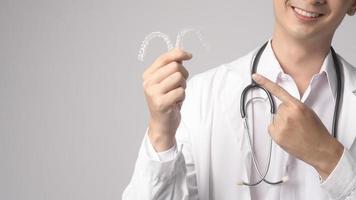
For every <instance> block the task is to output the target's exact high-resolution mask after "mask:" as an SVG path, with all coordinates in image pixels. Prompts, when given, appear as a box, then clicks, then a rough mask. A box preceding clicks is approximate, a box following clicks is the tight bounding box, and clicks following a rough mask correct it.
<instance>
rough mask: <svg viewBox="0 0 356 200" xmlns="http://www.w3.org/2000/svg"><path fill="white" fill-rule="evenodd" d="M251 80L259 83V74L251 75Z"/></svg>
mask: <svg viewBox="0 0 356 200" xmlns="http://www.w3.org/2000/svg"><path fill="white" fill-rule="evenodd" d="M252 78H253V80H255V81H256V82H259V81H260V80H261V76H260V75H259V74H256V73H254V74H252Z"/></svg>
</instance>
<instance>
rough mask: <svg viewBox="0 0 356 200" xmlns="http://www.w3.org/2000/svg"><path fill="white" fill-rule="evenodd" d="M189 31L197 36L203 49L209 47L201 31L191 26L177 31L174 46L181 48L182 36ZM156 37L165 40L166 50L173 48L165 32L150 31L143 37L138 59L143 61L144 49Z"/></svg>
mask: <svg viewBox="0 0 356 200" xmlns="http://www.w3.org/2000/svg"><path fill="white" fill-rule="evenodd" d="M190 32H192V33H194V34H195V35H196V36H197V37H198V39H199V41H200V43H201V44H202V46H203V47H204V48H205V49H209V48H208V45H207V44H206V43H205V42H204V40H203V36H202V34H201V32H200V31H199V30H196V29H192V28H185V29H183V30H181V31H180V32H179V33H178V35H177V39H176V44H175V47H176V48H180V49H183V38H184V36H185V35H186V34H187V33H190ZM157 37H159V38H162V39H163V40H164V42H165V43H166V45H167V50H168V51H169V50H171V49H172V48H173V45H172V42H171V40H170V39H169V37H168V35H167V34H165V33H162V32H159V31H157V32H152V33H150V34H149V35H147V36H146V37H145V39H144V40H143V42H142V44H141V48H140V51H139V53H138V60H140V61H143V59H144V56H145V55H146V49H147V47H148V45H149V44H150V41H151V40H152V39H154V38H157Z"/></svg>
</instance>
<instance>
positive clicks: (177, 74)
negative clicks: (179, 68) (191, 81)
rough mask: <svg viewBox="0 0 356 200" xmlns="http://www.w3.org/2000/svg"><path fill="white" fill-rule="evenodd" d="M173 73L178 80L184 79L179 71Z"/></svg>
mask: <svg viewBox="0 0 356 200" xmlns="http://www.w3.org/2000/svg"><path fill="white" fill-rule="evenodd" d="M174 74H175V75H174V76H175V77H177V79H178V80H182V79H184V76H183V74H182V73H181V72H175V73H174Z"/></svg>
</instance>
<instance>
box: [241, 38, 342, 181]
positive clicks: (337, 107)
mask: <svg viewBox="0 0 356 200" xmlns="http://www.w3.org/2000/svg"><path fill="white" fill-rule="evenodd" d="M267 44H268V42H266V43H265V44H264V45H263V46H262V47H261V48H260V49H259V50H258V52H257V54H256V56H255V58H254V59H253V63H252V69H251V75H252V74H254V73H256V69H257V66H258V63H259V60H260V57H261V55H262V53H263V51H264V49H265V48H266V46H267ZM331 54H332V58H333V61H334V66H335V72H336V77H337V96H336V101H335V108H334V116H333V125H332V135H333V137H334V138H337V125H338V118H339V112H340V108H341V104H340V101H341V98H342V94H343V84H344V81H343V72H342V68H341V67H340V61H339V59H338V57H337V55H336V53H335V51H334V49H333V48H332V47H331ZM255 88H257V89H261V90H262V91H264V92H265V93H266V94H267V97H268V100H269V103H270V112H271V119H272V120H273V118H274V115H275V113H276V106H275V102H274V100H273V98H272V94H271V93H270V92H269V91H268V90H267V89H265V88H263V87H262V86H260V85H259V84H257V83H256V82H255V81H254V80H253V79H252V78H251V84H250V85H248V86H246V87H245V89H244V90H243V91H242V93H241V101H240V112H241V117H242V119H243V123H244V132H245V133H246V134H247V135H248V143H249V146H250V151H251V157H252V162H253V165H254V168H255V169H256V172H257V175H258V176H259V180H258V181H256V182H246V181H242V182H240V183H238V184H239V185H245V186H256V185H258V184H259V183H261V182H262V181H263V182H265V183H267V184H270V185H278V184H281V183H283V182H286V181H288V176H284V177H283V178H282V179H280V180H279V181H269V180H267V179H266V176H267V174H268V171H269V167H270V163H271V152H272V138H271V137H269V153H268V161H267V164H266V165H267V166H266V170H265V172H264V173H263V174H262V173H261V171H260V168H259V164H258V161H257V159H256V155H255V153H254V151H253V148H252V146H253V145H252V141H251V137H250V132H249V127H248V123H247V116H246V107H247V106H246V105H245V103H246V95H247V93H248V92H249V90H252V89H255ZM258 98H259V99H260V100H263V101H264V100H265V99H264V98H262V97H258ZM248 103H249V102H248Z"/></svg>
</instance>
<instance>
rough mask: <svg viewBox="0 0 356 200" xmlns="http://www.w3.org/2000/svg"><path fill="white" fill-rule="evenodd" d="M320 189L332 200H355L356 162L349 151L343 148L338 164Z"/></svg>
mask: <svg viewBox="0 0 356 200" xmlns="http://www.w3.org/2000/svg"><path fill="white" fill-rule="evenodd" d="M321 187H322V188H323V189H325V190H326V191H327V192H328V194H329V196H330V198H331V199H333V200H343V199H349V200H356V160H355V158H354V157H353V155H352V154H351V153H350V151H349V150H347V149H346V148H344V152H343V154H342V156H341V158H340V160H339V162H338V163H337V165H336V167H335V168H334V170H333V171H332V172H331V174H330V175H329V176H328V178H327V179H326V180H325V181H324V182H322V183H321Z"/></svg>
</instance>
